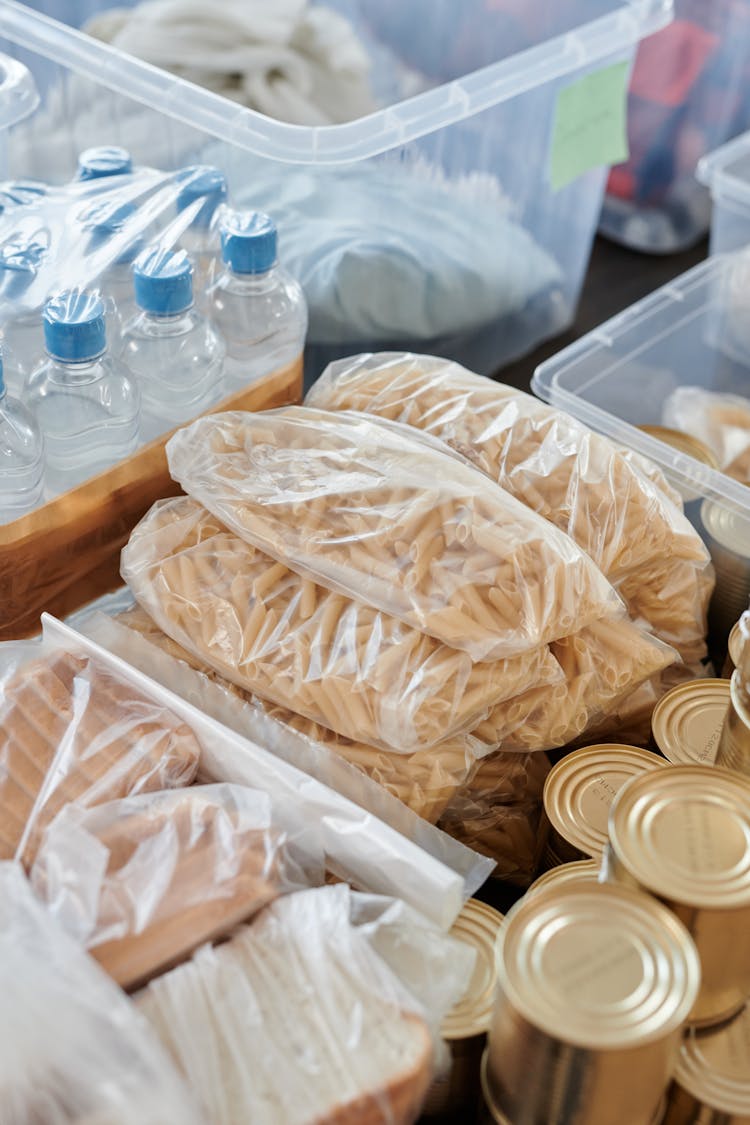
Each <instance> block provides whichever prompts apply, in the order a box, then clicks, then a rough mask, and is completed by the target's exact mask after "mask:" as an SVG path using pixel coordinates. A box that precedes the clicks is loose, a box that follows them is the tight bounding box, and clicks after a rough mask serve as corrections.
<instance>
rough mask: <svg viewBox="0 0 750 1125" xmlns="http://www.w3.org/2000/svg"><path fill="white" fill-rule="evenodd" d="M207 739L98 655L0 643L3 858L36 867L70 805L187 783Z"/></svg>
mask: <svg viewBox="0 0 750 1125" xmlns="http://www.w3.org/2000/svg"><path fill="white" fill-rule="evenodd" d="M199 756H200V746H199V744H198V742H197V740H196V738H195V735H194V734H193V731H192V730H191V729H190V728H189V727H188V726H187V725H186V724H185V723H184V722H182V721H181V720H180V719H179V718H178V717H177V716H176V715H174V714H173V713H172V712H171V711H170V710H169V709H168V708H166V707H164V706H163V705H162V704H160V703H157V702H155V701H154V700H152V699H150V698H149V697H148V696H146V695H144V694H143V693H141V692H139V691H138V690H137V689H134V688H133V686H132V685H131V684H129V683H127V682H126V681H125V680H124V679H121V678H120V677H119V676H118V675H117V674H115V673H114V672H113V671H112V670H111V669H109V668H107V667H105V666H103V665H102V664H101V663H100V662H99V661H97V660H96V659H94V658H92V657H90V656H88V655H85V654H75V653H73V652H68V651H66V650H65V649H63V648H59V647H56V646H55V645H54V644H51V643H47V642H41V643H39V642H37V643H35V644H23V643H21V644H16V643H15V642H8V643H7V644H4V645H2V646H0V808H1V809H2V816H1V817H0V859H10V858H12V857H14V856H15V857H16V858H18V859H21V860H22V862H23V863H24V865H25V866H27V867H29V866H30V865H31V863H32V862H33V859H34V856H35V854H36V851H37V849H38V847H39V843H40V841H41V838H42V834H43V832H44V829H45V828H46V826H47V825H48V824H49V823H50V822H51V821H52V820H53V818H54V817H55V815H56V814H57V813H58V812H59V811H60V809H62V808H63V807H64V806H65V805H67V804H69V803H71V802H76V803H78V804H81V805H95V804H100V803H101V802H103V801H110V800H115V799H117V798H121V797H126V796H129V795H134V794H138V793H145V792H151V791H153V790H158V789H168V788H172V787H178V786H185V785H189V784H190V783H191V782H192V780H193V778H194V777H195V774H196V771H197V768H198V760H199Z"/></svg>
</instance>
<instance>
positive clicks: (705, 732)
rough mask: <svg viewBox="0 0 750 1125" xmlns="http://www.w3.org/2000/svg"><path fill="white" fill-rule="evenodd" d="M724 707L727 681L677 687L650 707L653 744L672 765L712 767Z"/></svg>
mask: <svg viewBox="0 0 750 1125" xmlns="http://www.w3.org/2000/svg"><path fill="white" fill-rule="evenodd" d="M728 707H729V680H691V681H690V682H689V683H687V684H678V685H677V687H674V688H672V690H671V691H668V692H667V694H666V695H664V696H662V698H661V699H660V700H659V702H658V703H657V705H656V707H655V708H654V713H653V716H652V718H651V728H652V730H653V732H654V739H655V741H656V745H657V746H658V747H659V749H660V750H661V752H662V754H663V755H664V757H665V758H667V759H668V761H670V762H672V763H674V764H675V765H681V764H683V763H684V764H686V765H708V766H711V765H713V763H714V759H715V758H716V751H717V750H718V748H719V739H720V738H721V732H722V728H723V726H724V719H725V718H726V714H727V708H728Z"/></svg>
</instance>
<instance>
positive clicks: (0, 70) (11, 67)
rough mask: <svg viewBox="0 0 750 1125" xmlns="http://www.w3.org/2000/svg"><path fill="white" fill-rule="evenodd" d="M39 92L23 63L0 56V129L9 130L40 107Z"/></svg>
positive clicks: (6, 56)
mask: <svg viewBox="0 0 750 1125" xmlns="http://www.w3.org/2000/svg"><path fill="white" fill-rule="evenodd" d="M39 101H40V99H39V91H38V90H37V88H36V82H35V81H34V79H33V77H32V75H31V72H30V71H29V70H28V68H27V67H25V66H24V65H23V63H20V62H18V60H17V59H12V58H10V57H9V56H8V55H2V54H0V129H9V128H10V126H11V125H17V124H18V122H19V121H23V120H24V118H26V117H29V116H30V115H31V114H32V113H33V112H34V110H35V109H37V108H38V106H39Z"/></svg>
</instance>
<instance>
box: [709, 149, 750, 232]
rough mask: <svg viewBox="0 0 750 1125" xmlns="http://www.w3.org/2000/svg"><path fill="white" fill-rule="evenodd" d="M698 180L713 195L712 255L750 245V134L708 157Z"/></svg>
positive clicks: (711, 153)
mask: <svg viewBox="0 0 750 1125" xmlns="http://www.w3.org/2000/svg"><path fill="white" fill-rule="evenodd" d="M697 175H698V179H699V180H700V181H701V183H703V184H705V185H706V187H707V188H708V189H709V191H710V192H711V202H712V204H713V208H712V212H711V242H710V252H711V253H712V254H724V253H726V252H727V251H728V250H740V249H741V248H742V247H743V246H747V245H748V244H750V133H743V134H742V136H741V137H735V139H734V140H733V141H729V142H728V144H725V145H722V146H721V148H718V149H716V151H715V152H710V153H709V154H708V155H707V156H704V157H703V158H702V159H701V161H700V163H699V164H698V172H697Z"/></svg>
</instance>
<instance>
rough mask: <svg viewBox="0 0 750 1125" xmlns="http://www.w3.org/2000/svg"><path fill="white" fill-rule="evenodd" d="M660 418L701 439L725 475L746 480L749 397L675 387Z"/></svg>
mask: <svg viewBox="0 0 750 1125" xmlns="http://www.w3.org/2000/svg"><path fill="white" fill-rule="evenodd" d="M743 319H744V318H743ZM662 421H663V422H664V425H665V426H671V427H672V429H675V430H683V431H684V432H685V433H687V434H692V435H693V437H696V438H698V439H699V440H700V441H702V442H704V443H705V444H706V445H707V446H708V448H709V449H711V450H712V451H713V452H714V453H715V454H716V459H717V460H718V462H719V468H720V469H721V470H722V471H723V472H725V473H726V474H727V476H730V477H734V479H735V480H739V481H742V483H743V484H750V398H744V397H743V396H742V395H729V394H718V393H717V392H716V391H705V390H703V389H702V388H701V387H678V388H677V390H676V391H673V392H672V394H671V395H670V396H669V398H668V399H667V400H666V401H665V403H664V406H663V407H662Z"/></svg>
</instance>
